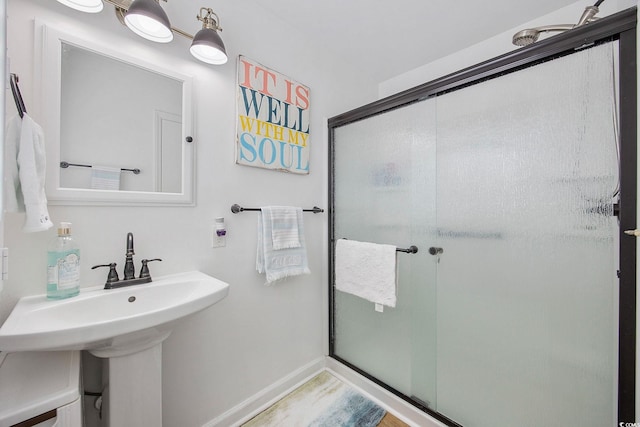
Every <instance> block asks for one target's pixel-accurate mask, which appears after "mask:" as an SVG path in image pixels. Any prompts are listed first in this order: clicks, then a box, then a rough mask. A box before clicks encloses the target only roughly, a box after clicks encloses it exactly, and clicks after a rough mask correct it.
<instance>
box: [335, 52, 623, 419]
mask: <svg viewBox="0 0 640 427" xmlns="http://www.w3.org/2000/svg"><path fill="white" fill-rule="evenodd" d="M615 52H617V42H610V43H605V44H600V45H598V46H594V47H591V48H588V49H583V50H581V51H578V52H576V53H572V54H570V55H567V56H563V57H560V58H557V59H553V60H549V61H547V62H544V63H541V64H538V65H535V66H532V67H529V68H525V69H522V70H519V71H514V72H512V73H508V74H505V75H502V76H500V77H497V78H493V79H488V80H485V81H483V82H480V83H477V84H473V85H469V86H466V87H464V88H460V89H458V90H453V91H450V92H447V93H444V94H439V95H437V96H433V97H431V98H428V99H426V100H421V101H416V102H415V103H412V104H409V105H405V106H402V107H398V108H394V109H390V110H388V111H382V110H381V111H378V112H377V113H376V114H374V115H369V116H367V117H366V118H364V119H360V120H357V121H351V122H348V123H347V124H342V125H339V126H336V127H334V128H333V129H332V131H333V151H332V155H333V158H332V165H333V170H332V174H333V180H334V183H333V185H332V189H333V206H332V209H333V212H332V213H333V221H332V226H333V230H332V235H333V236H334V238H335V239H339V238H348V239H353V240H361V241H367V242H374V243H386V244H393V245H396V246H399V247H408V246H410V245H416V246H418V248H419V252H418V253H417V254H404V253H401V254H399V255H398V269H399V277H398V295H397V296H398V303H397V307H395V308H385V309H384V311H383V312H382V313H380V312H377V311H376V310H375V308H374V304H373V303H371V302H369V301H366V300H363V299H360V298H358V297H355V296H353V295H350V294H345V293H342V292H340V291H337V290H335V291H334V292H333V305H332V309H333V318H332V319H333V324H332V337H331V339H332V343H333V347H332V356H335V357H337V358H338V359H339V360H342V361H344V362H347V363H348V364H350V365H351V366H353V367H355V368H357V369H358V370H360V371H362V372H364V373H366V374H367V375H369V376H370V377H372V378H373V379H375V380H378V381H379V382H381V383H383V384H384V385H386V386H388V387H390V388H392V389H393V390H394V391H395V392H398V393H399V394H401V395H403V396H405V397H407V398H409V399H411V400H412V401H413V402H415V403H417V404H420V405H421V406H423V407H425V408H426V410H427V411H429V412H431V413H432V414H433V415H434V416H436V417H440V418H441V419H442V418H447V419H449V420H453V422H455V423H459V424H461V425H463V426H466V427H512V426H522V427H541V426H544V427H564V426H574V425H575V426H581V427H603V426H613V425H616V419H617V414H616V411H617V390H618V384H617V369H618V367H617V360H618V354H617V347H618V346H617V344H618V329H617V328H618V322H617V319H618V305H619V304H618V302H619V301H618V299H619V296H618V279H617V275H616V273H617V269H618V268H619V256H618V247H619V245H618V244H619V242H618V237H617V236H618V233H619V227H618V221H617V218H616V217H615V216H614V204H615V203H617V202H618V189H619V171H618V161H619V159H618V146H617V129H616V119H617V111H616V105H617V99H616V93H615V88H616V81H615V80H616V76H617V73H618V72H617V65H616V57H615V55H616V54H615ZM430 247H438V248H442V250H443V252H442V254H440V255H438V256H433V255H431V254H430V253H429V248H430Z"/></svg>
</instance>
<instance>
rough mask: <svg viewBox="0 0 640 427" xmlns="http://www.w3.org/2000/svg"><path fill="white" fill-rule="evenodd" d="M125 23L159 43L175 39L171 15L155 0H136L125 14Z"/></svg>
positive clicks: (148, 38) (141, 35) (138, 33)
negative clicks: (170, 20)
mask: <svg viewBox="0 0 640 427" xmlns="http://www.w3.org/2000/svg"><path fill="white" fill-rule="evenodd" d="M124 23H125V24H126V25H127V27H129V29H130V30H131V31H133V32H134V33H136V34H137V35H139V36H140V37H144V38H145V39H147V40H151V41H154V42H158V43H169V42H170V41H171V40H173V31H171V23H170V22H169V17H168V16H167V14H166V13H165V11H164V10H163V9H162V7H160V5H159V4H158V3H157V2H156V1H155V0H135V1H134V2H133V3H132V4H131V6H129V9H128V10H127V13H126V14H125V15H124Z"/></svg>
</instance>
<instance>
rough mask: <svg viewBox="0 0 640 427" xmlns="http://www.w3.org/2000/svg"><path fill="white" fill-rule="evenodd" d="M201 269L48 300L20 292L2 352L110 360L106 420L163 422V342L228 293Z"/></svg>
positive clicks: (1, 332) (1, 338)
mask: <svg viewBox="0 0 640 427" xmlns="http://www.w3.org/2000/svg"><path fill="white" fill-rule="evenodd" d="M228 292H229V285H228V284H227V283H224V282H222V281H220V280H218V279H215V278H213V277H211V276H208V275H206V274H204V273H201V272H198V271H192V272H188V273H180V274H174V275H170V276H164V277H160V278H157V279H154V281H153V282H151V283H147V284H142V285H134V286H130V287H125V288H118V289H109V290H105V289H102V287H94V288H82V289H81V291H80V295H78V296H77V297H74V298H69V299H65V300H58V301H50V300H47V299H46V297H45V295H37V296H31V297H24V298H21V299H20V300H19V301H18V303H17V304H16V306H15V307H14V308H13V311H12V312H11V314H10V315H9V317H8V318H7V320H6V322H5V323H4V324H3V325H2V327H0V351H5V352H8V353H13V352H17V351H51V350H89V351H90V352H91V353H92V354H94V355H96V356H98V357H103V358H108V359H109V361H108V363H109V392H108V396H106V400H107V402H108V403H107V406H108V409H107V411H108V413H107V420H108V421H109V423H108V424H107V425H112V426H123V425H153V426H161V425H162V341H164V340H165V339H166V338H167V337H168V336H169V334H170V333H171V330H172V327H173V325H174V324H175V322H177V321H178V320H180V319H182V318H184V317H186V316H189V315H191V314H193V313H196V312H198V311H201V310H203V309H205V308H207V307H209V306H211V305H213V304H215V303H216V302H218V301H220V300H221V299H223V298H224V297H226V296H227V294H228Z"/></svg>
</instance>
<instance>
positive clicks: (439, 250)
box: [429, 246, 444, 255]
mask: <svg viewBox="0 0 640 427" xmlns="http://www.w3.org/2000/svg"><path fill="white" fill-rule="evenodd" d="M442 252H444V250H443V249H442V248H436V247H434V246H431V247H430V248H429V253H430V254H431V255H440V254H441V253H442Z"/></svg>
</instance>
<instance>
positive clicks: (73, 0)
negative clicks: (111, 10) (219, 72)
mask: <svg viewBox="0 0 640 427" xmlns="http://www.w3.org/2000/svg"><path fill="white" fill-rule="evenodd" d="M0 1H1V0H0ZM58 1H59V2H60V3H62V4H64V5H66V6H69V7H71V8H74V9H77V10H81V11H83V12H100V11H101V10H102V7H103V1H104V2H107V3H109V4H112V5H113V6H115V9H116V16H117V18H118V20H119V21H120V23H122V24H123V25H126V26H127V27H128V28H129V29H130V30H131V31H133V32H134V33H136V34H138V35H139V36H141V37H144V38H145V39H147V40H151V41H154V42H159V43H168V42H170V41H172V40H173V34H174V33H175V34H179V35H181V36H182V37H185V38H188V39H191V40H193V42H192V43H191V47H190V49H189V50H190V52H191V54H192V55H193V56H194V57H195V58H196V59H198V60H200V61H202V62H206V63H208V64H214V65H222V64H224V63H226V62H227V59H228V58H227V52H226V49H225V47H224V43H223V42H222V39H221V38H220V35H219V34H218V32H219V31H222V28H221V27H220V18H218V15H217V14H216V13H215V12H214V11H213V9H211V8H208V7H201V8H200V13H199V14H198V15H197V16H196V19H197V20H198V21H202V29H201V30H200V31H198V32H197V33H196V35H195V37H194V36H192V35H191V34H189V33H187V32H185V31H182V30H181V29H179V28H176V27H172V26H171V23H170V22H169V17H168V16H167V14H166V12H165V11H164V9H162V7H161V6H160V0H58ZM163 1H167V0H163Z"/></svg>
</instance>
